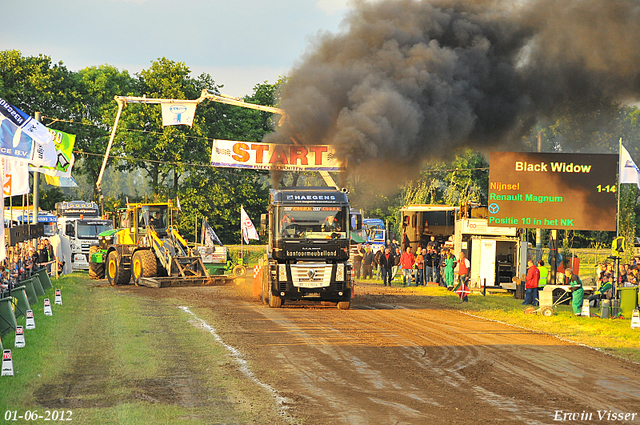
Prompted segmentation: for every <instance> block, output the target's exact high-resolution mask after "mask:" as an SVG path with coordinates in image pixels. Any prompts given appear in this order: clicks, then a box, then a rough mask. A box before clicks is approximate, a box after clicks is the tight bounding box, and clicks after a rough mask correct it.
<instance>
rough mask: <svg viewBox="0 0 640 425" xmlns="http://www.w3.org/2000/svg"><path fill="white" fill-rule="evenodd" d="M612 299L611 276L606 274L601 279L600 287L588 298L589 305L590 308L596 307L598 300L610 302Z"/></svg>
mask: <svg viewBox="0 0 640 425" xmlns="http://www.w3.org/2000/svg"><path fill="white" fill-rule="evenodd" d="M612 297H613V276H612V275H611V273H606V274H605V275H604V277H603V278H602V283H601V284H600V287H599V288H598V289H597V290H596V291H595V292H594V293H593V295H591V296H590V297H589V305H590V306H591V307H598V301H599V300H604V299H607V300H610V299H611V298H612Z"/></svg>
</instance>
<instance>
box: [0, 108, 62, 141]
mask: <svg viewBox="0 0 640 425" xmlns="http://www.w3.org/2000/svg"><path fill="white" fill-rule="evenodd" d="M0 115H1V116H2V117H4V118H6V119H8V120H9V121H11V122H12V123H13V124H14V125H15V126H16V127H18V128H20V130H22V131H23V132H24V133H25V134H26V136H27V137H30V138H31V139H33V140H36V141H38V142H40V143H41V144H43V145H47V144H49V143H51V140H52V137H51V135H50V134H49V130H48V129H47V127H45V126H44V125H42V124H40V123H39V122H38V121H36V120H35V119H33V118H32V117H30V116H29V115H27V114H25V113H24V112H22V111H21V110H20V109H18V108H16V107H15V106H13V105H11V104H10V103H8V102H7V101H5V100H4V99H0Z"/></svg>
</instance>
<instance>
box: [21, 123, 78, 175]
mask: <svg viewBox="0 0 640 425" xmlns="http://www.w3.org/2000/svg"><path fill="white" fill-rule="evenodd" d="M49 133H51V136H52V137H53V147H54V148H55V157H56V163H55V165H53V166H41V167H36V166H33V165H29V171H37V172H39V173H44V174H47V175H49V176H52V177H71V169H72V168H73V164H74V163H75V161H76V158H75V156H74V155H73V147H74V146H75V143H76V135H75V134H67V133H65V132H62V131H58V130H52V129H49Z"/></svg>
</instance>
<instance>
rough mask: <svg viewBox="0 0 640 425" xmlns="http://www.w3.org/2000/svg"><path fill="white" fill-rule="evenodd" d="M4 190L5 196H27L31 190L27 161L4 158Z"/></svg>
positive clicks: (2, 165)
mask: <svg viewBox="0 0 640 425" xmlns="http://www.w3.org/2000/svg"><path fill="white" fill-rule="evenodd" d="M0 164H1V168H2V182H3V184H2V188H3V192H4V196H16V195H25V194H27V193H29V192H30V189H29V165H28V164H27V162H26V161H20V160H18V159H11V158H6V157H5V158H2V159H1V160H0Z"/></svg>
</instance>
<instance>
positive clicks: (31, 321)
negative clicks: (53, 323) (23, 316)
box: [25, 310, 36, 329]
mask: <svg viewBox="0 0 640 425" xmlns="http://www.w3.org/2000/svg"><path fill="white" fill-rule="evenodd" d="M25 327H26V329H35V328H36V321H35V320H34V319H33V310H27V324H26V326H25Z"/></svg>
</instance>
